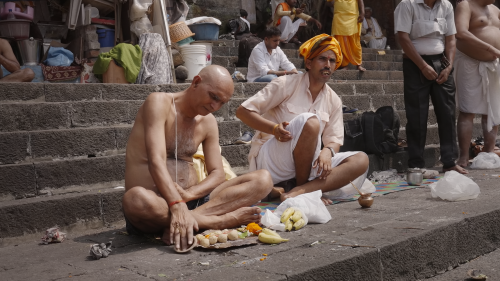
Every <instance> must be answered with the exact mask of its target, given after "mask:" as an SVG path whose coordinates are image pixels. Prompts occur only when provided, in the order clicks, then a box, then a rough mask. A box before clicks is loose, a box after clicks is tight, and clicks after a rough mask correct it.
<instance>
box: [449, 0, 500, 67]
mask: <svg viewBox="0 0 500 281" xmlns="http://www.w3.org/2000/svg"><path fill="white" fill-rule="evenodd" d="M471 15H472V13H471V10H470V6H469V2H467V1H463V2H461V3H459V4H458V5H457V8H456V10H455V26H456V28H457V34H456V35H455V37H456V39H457V40H460V41H466V42H467V44H470V45H471V46H474V48H475V49H477V51H486V52H489V53H491V54H492V55H493V56H495V58H498V57H500V50H498V49H496V48H495V47H493V46H491V45H490V44H488V43H486V42H484V41H483V40H481V39H479V38H477V37H476V36H475V35H474V34H472V33H471V32H470V31H469V23H470V18H471ZM446 56H448V54H446Z"/></svg>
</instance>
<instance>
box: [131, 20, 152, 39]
mask: <svg viewBox="0 0 500 281" xmlns="http://www.w3.org/2000/svg"><path fill="white" fill-rule="evenodd" d="M130 31H132V32H133V33H134V34H135V35H137V37H141V34H144V33H152V32H153V25H152V24H151V21H150V20H149V19H148V17H146V16H144V17H142V18H141V19H139V20H136V21H134V22H132V24H131V25H130Z"/></svg>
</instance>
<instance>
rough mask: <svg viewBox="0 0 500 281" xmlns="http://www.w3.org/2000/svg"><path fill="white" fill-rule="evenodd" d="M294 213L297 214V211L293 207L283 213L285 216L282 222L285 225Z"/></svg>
mask: <svg viewBox="0 0 500 281" xmlns="http://www.w3.org/2000/svg"><path fill="white" fill-rule="evenodd" d="M294 212H295V209H294V208H292V207H290V208H288V209H286V210H285V211H284V212H283V214H282V215H281V222H282V223H285V222H286V221H287V220H288V219H289V218H290V217H291V216H292V215H293V213H294Z"/></svg>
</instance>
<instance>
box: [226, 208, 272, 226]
mask: <svg viewBox="0 0 500 281" xmlns="http://www.w3.org/2000/svg"><path fill="white" fill-rule="evenodd" d="M261 212H262V210H261V209H260V208H259V207H242V208H239V209H237V210H235V211H232V212H230V213H227V214H225V215H222V216H221V218H222V222H221V224H220V226H219V229H225V228H233V227H240V226H241V225H247V224H249V223H251V222H255V223H259V222H260V218H261V217H262V216H261V215H260V213H261Z"/></svg>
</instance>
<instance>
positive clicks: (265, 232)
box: [259, 228, 289, 244]
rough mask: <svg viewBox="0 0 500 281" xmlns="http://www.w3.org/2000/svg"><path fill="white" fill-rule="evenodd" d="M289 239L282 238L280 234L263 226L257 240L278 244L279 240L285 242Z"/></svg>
mask: <svg viewBox="0 0 500 281" xmlns="http://www.w3.org/2000/svg"><path fill="white" fill-rule="evenodd" d="M288 240H289V239H283V238H281V236H280V235H279V234H278V233H276V231H272V230H270V229H267V228H263V229H262V231H261V232H260V233H259V241H260V242H262V243H266V244H279V243H281V242H286V241H288Z"/></svg>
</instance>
